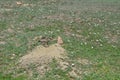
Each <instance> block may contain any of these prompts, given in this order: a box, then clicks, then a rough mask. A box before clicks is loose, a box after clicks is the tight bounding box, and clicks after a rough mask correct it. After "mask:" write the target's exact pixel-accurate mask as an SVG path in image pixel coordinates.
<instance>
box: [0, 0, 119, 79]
mask: <svg viewBox="0 0 120 80" xmlns="http://www.w3.org/2000/svg"><path fill="white" fill-rule="evenodd" d="M17 1H18V0H0V80H120V6H119V5H120V0H21V1H22V4H20V5H19V4H16V2H17ZM41 35H42V36H47V37H52V38H56V37H57V36H61V37H62V38H63V41H64V45H63V47H64V48H65V49H66V51H67V53H68V56H69V58H70V59H71V60H73V63H74V64H75V65H78V66H80V67H81V68H82V70H88V71H89V73H82V74H81V76H82V77H81V78H72V79H71V78H69V76H68V75H67V71H62V70H59V69H56V68H55V67H56V64H55V63H51V65H52V66H51V67H52V70H51V71H48V72H46V74H45V75H44V76H41V75H39V74H37V73H34V75H33V76H32V77H29V76H28V75H27V73H24V70H17V61H18V60H19V58H20V57H21V56H23V55H25V54H26V53H27V52H28V51H31V50H32V49H33V48H34V47H36V46H38V45H41V44H40V43H39V42H34V41H33V39H34V38H35V37H36V36H41ZM53 43H54V42H53ZM77 58H82V59H87V60H89V61H90V62H91V63H92V64H91V65H82V64H77V63H75V62H76V61H77ZM17 74H21V75H17ZM56 74H57V75H59V77H56V76H55V75H56Z"/></svg>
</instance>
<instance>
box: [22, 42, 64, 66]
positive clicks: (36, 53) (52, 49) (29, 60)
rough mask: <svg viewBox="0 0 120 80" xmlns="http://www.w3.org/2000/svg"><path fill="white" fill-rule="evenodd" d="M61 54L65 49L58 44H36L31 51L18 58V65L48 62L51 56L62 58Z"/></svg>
mask: <svg viewBox="0 0 120 80" xmlns="http://www.w3.org/2000/svg"><path fill="white" fill-rule="evenodd" d="M63 55H65V50H64V49H63V48H62V47H61V46H60V45H59V44H53V45H50V46H49V47H44V46H37V47H36V48H35V49H34V50H32V52H30V53H29V54H27V55H25V56H23V57H22V58H21V59H20V65H21V66H23V67H28V66H29V65H31V64H48V63H49V62H50V61H51V60H52V59H53V58H55V59H60V58H63Z"/></svg>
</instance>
